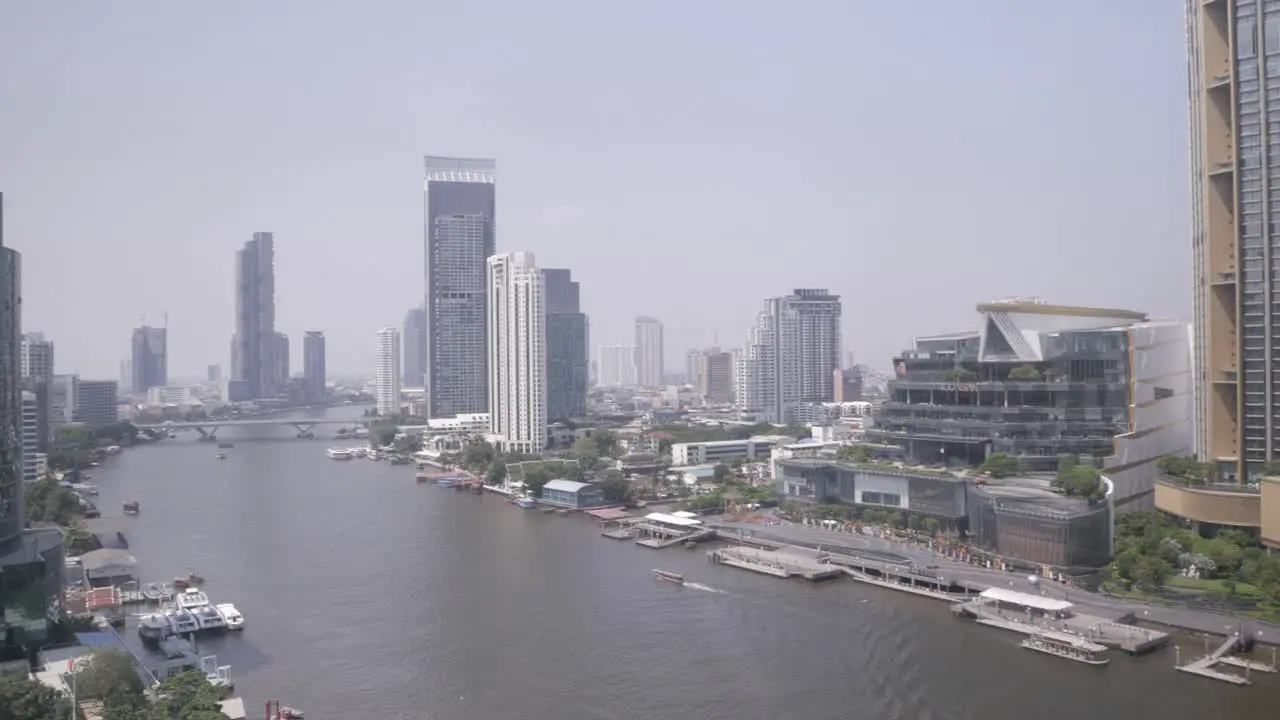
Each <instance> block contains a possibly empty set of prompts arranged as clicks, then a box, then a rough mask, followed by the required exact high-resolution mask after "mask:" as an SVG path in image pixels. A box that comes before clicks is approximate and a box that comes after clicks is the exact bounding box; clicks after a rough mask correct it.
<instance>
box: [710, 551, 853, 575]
mask: <svg viewBox="0 0 1280 720" xmlns="http://www.w3.org/2000/svg"><path fill="white" fill-rule="evenodd" d="M707 557H709V558H710V559H711V562H713V563H716V564H718V565H728V566H730V567H736V568H741V569H743V570H750V571H751V572H757V573H761V574H764V575H772V576H774V577H780V578H790V577H802V578H804V579H805V580H808V581H810V582H816V581H818V580H826V579H829V578H835V577H840V576H841V575H843V574H844V569H843V568H841V567H840V566H838V565H831V564H829V563H827V562H825V559H824V558H822V557H816V558H812V557H804V556H802V555H798V554H792V553H784V552H780V551H773V550H758V549H756V548H748V547H734V548H720V549H719V550H712V551H711V552H709V553H707Z"/></svg>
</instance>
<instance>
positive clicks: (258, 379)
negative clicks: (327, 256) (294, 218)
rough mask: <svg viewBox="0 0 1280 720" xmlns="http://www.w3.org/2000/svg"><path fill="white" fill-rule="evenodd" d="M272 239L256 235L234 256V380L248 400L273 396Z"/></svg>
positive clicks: (275, 365)
mask: <svg viewBox="0 0 1280 720" xmlns="http://www.w3.org/2000/svg"><path fill="white" fill-rule="evenodd" d="M275 257H276V252H275V237H274V236H273V235H272V234H271V233H269V232H257V233H254V234H253V239H252V240H250V241H249V242H247V243H245V244H244V248H243V249H241V250H240V251H239V252H237V253H236V334H235V339H234V340H233V341H232V353H233V354H232V357H231V367H232V370H233V372H234V373H235V374H234V375H233V379H235V380H240V381H243V383H244V392H245V395H247V397H249V398H264V397H271V396H273V395H275V393H276V389H277V388H276V375H277V373H278V371H279V367H278V363H277V361H276V354H277V350H278V346H279V341H278V339H277V338H276V271H275Z"/></svg>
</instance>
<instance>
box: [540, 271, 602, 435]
mask: <svg viewBox="0 0 1280 720" xmlns="http://www.w3.org/2000/svg"><path fill="white" fill-rule="evenodd" d="M542 280H543V287H544V288H545V291H546V310H547V422H559V421H562V420H570V419H572V418H580V417H583V416H585V415H586V414H587V380H588V375H589V373H590V367H589V362H590V355H591V351H590V350H589V349H588V346H587V334H588V332H589V327H588V323H587V316H586V315H585V314H584V313H583V312H582V310H581V306H580V304H579V298H578V296H579V292H578V283H576V282H574V281H573V280H572V278H571V274H570V272H569V271H568V270H564V269H558V268H557V269H547V270H543V271H542Z"/></svg>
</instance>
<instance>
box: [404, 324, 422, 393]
mask: <svg viewBox="0 0 1280 720" xmlns="http://www.w3.org/2000/svg"><path fill="white" fill-rule="evenodd" d="M400 342H401V344H402V345H403V347H401V352H403V353H404V358H403V359H402V360H401V363H400V365H401V367H400V370H401V372H402V373H403V374H404V377H403V378H402V379H401V380H402V384H403V386H404V387H407V388H420V387H425V386H426V384H427V381H426V377H427V311H426V310H425V309H423V308H420V307H416V308H414V309H412V310H410V311H409V312H408V313H406V314H405V316H404V329H403V330H402V331H401V332H400Z"/></svg>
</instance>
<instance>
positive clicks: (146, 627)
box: [138, 612, 173, 642]
mask: <svg viewBox="0 0 1280 720" xmlns="http://www.w3.org/2000/svg"><path fill="white" fill-rule="evenodd" d="M172 634H173V625H172V623H170V622H169V616H168V615H167V614H165V613H162V612H158V613H151V614H149V615H143V616H142V617H141V618H139V619H138V635H139V636H140V637H141V638H142V639H143V640H150V641H153V642H159V641H161V640H163V639H164V638H166V637H169V636H170V635H172Z"/></svg>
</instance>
